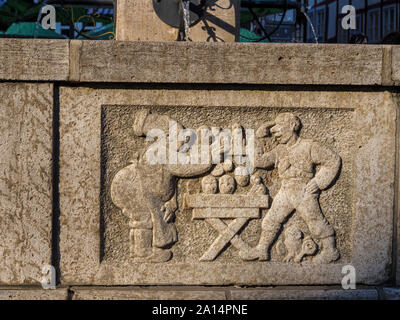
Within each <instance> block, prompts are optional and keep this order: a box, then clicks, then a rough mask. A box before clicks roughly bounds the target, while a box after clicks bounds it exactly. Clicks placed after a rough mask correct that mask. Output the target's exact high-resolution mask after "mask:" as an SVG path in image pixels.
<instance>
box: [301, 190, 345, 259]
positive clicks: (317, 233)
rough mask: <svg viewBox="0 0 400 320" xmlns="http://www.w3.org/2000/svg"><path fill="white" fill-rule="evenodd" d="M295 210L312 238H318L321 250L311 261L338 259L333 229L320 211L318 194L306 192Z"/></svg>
mask: <svg viewBox="0 0 400 320" xmlns="http://www.w3.org/2000/svg"><path fill="white" fill-rule="evenodd" d="M297 212H298V213H299V215H300V216H301V217H302V218H303V219H304V221H305V222H306V223H307V225H308V228H309V229H310V232H311V235H312V237H313V239H316V240H317V239H319V240H320V246H321V252H320V253H319V254H318V256H316V257H315V258H314V259H313V262H315V263H330V262H333V261H336V260H337V259H339V257H340V254H339V252H338V250H337V249H336V241H335V230H333V228H332V226H331V225H330V224H329V222H328V220H327V219H326V218H325V216H324V215H323V213H322V211H321V208H320V205H319V202H318V194H310V195H307V194H306V196H305V198H304V200H303V201H302V203H301V204H300V206H299V207H298V208H297Z"/></svg>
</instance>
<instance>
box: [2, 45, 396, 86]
mask: <svg viewBox="0 0 400 320" xmlns="http://www.w3.org/2000/svg"><path fill="white" fill-rule="evenodd" d="M385 48H386V49H385ZM391 48H392V47H390V46H378V45H368V46H365V45H339V44H320V45H315V44H249V43H218V44H217V43H205V42H204V43H203V42H200V43H199V42H198V43H183V42H179V43H178V42H147V41H145V42H141V41H132V42H131V41H86V40H85V41H81V40H71V41H69V40H42V39H41V40H38V39H36V40H32V39H0V51H1V52H2V62H3V63H2V64H1V65H0V80H18V81H69V82H119V83H230V84H285V85H367V86H371V85H400V62H399V61H400V59H399V56H400V48H397V47H393V50H390V49H391ZM385 50H386V51H385ZM392 54H393V57H392Z"/></svg>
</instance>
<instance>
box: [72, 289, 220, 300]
mask: <svg viewBox="0 0 400 320" xmlns="http://www.w3.org/2000/svg"><path fill="white" fill-rule="evenodd" d="M71 290H72V291H73V292H74V294H73V296H72V299H73V300H225V299H226V293H225V290H224V289H223V288H220V289H211V288H210V289H205V288H190V287H189V288H182V287H181V288H177V287H153V288H151V289H143V288H129V287H128V288H102V287H98V288H85V287H72V288H71Z"/></svg>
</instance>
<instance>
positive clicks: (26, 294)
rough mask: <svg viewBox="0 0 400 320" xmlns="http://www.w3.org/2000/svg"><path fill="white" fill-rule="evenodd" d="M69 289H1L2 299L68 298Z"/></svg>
mask: <svg viewBox="0 0 400 320" xmlns="http://www.w3.org/2000/svg"><path fill="white" fill-rule="evenodd" d="M67 299H68V289H67V288H59V289H55V290H45V289H42V288H29V289H22V288H7V289H3V288H1V289H0V300H67Z"/></svg>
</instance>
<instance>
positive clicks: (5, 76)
mask: <svg viewBox="0 0 400 320" xmlns="http://www.w3.org/2000/svg"><path fill="white" fill-rule="evenodd" d="M68 46H69V42H68V41H64V40H40V39H34V40H32V39H0V52H1V63H0V79H1V80H28V81H33V80H41V81H47V80H48V81H59V80H68V74H69V50H68Z"/></svg>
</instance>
